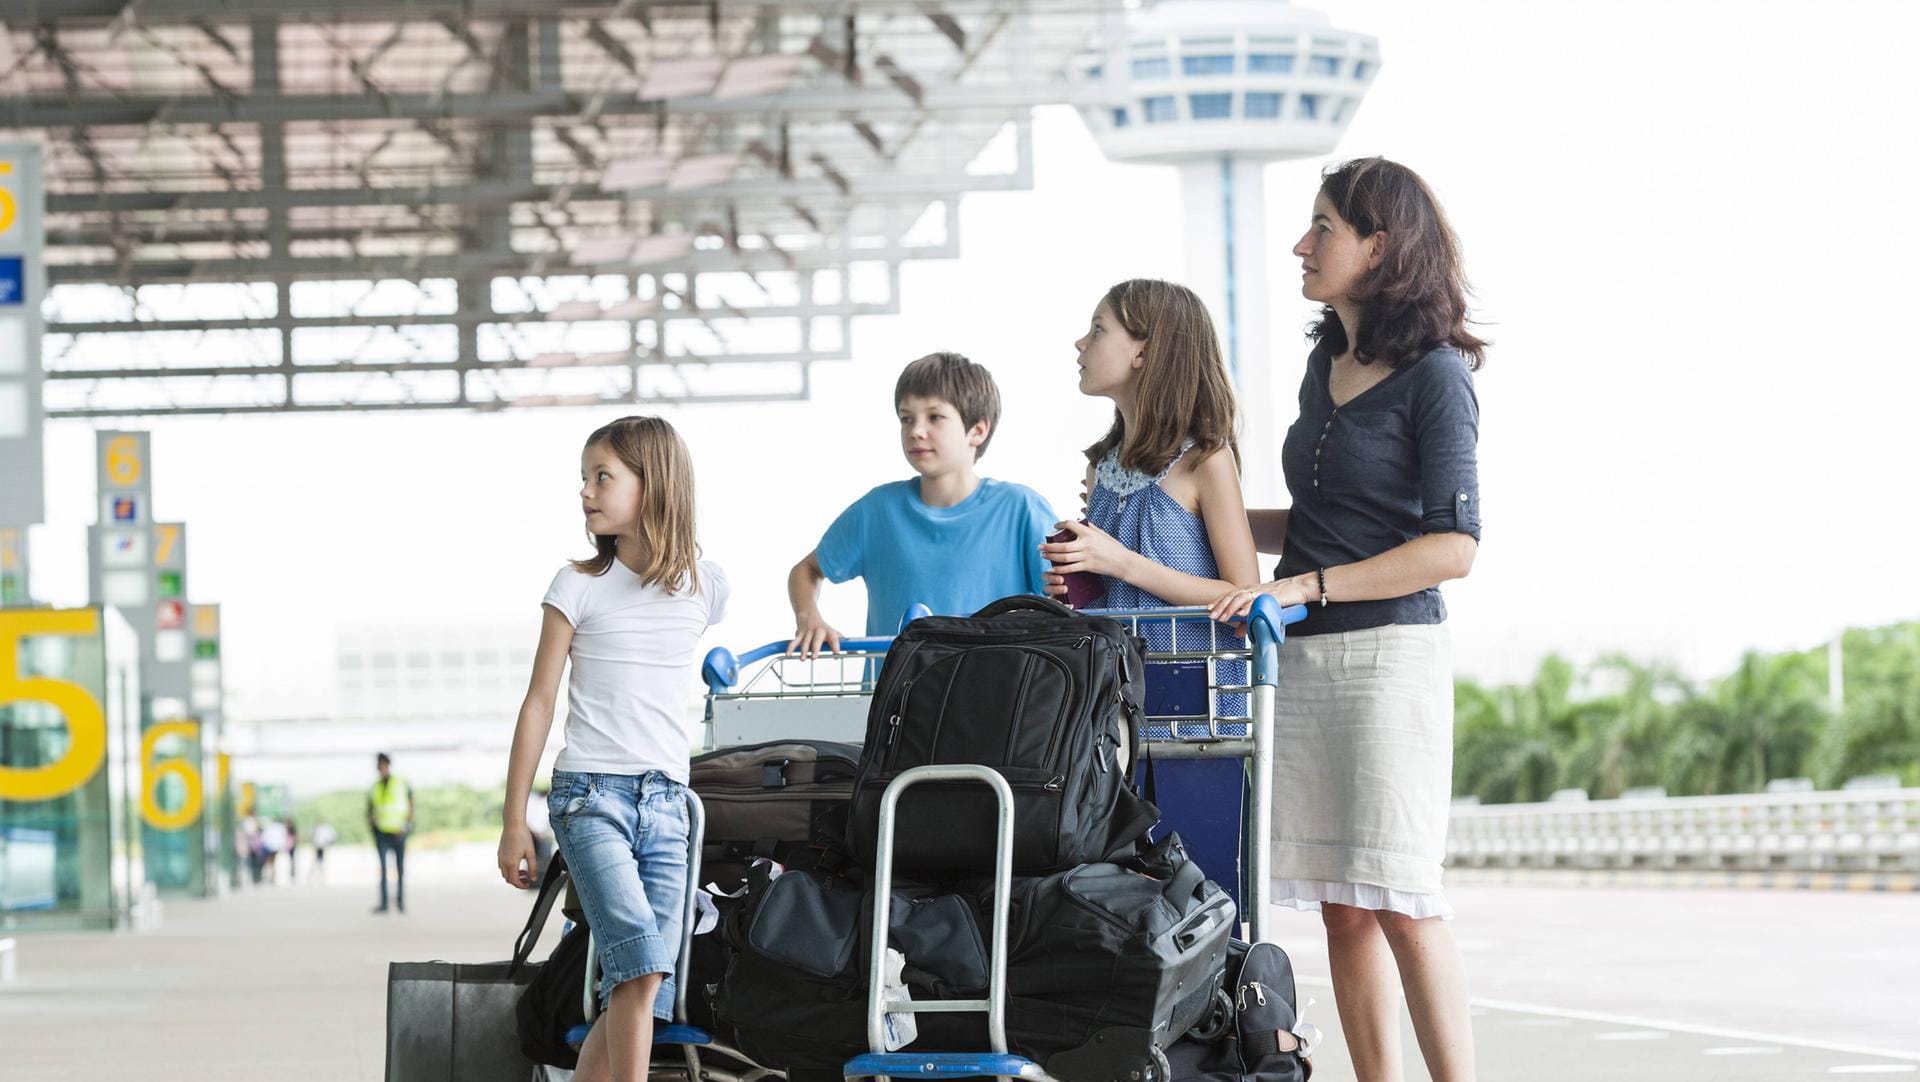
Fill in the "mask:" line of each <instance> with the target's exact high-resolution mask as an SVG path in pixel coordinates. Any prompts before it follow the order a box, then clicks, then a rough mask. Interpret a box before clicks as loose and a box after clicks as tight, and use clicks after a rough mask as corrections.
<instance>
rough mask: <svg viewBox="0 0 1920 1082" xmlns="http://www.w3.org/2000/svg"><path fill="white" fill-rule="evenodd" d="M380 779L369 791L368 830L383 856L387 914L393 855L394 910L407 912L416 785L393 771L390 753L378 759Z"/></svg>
mask: <svg viewBox="0 0 1920 1082" xmlns="http://www.w3.org/2000/svg"><path fill="white" fill-rule="evenodd" d="M373 765H374V768H375V769H376V770H378V771H380V780H379V781H376V782H374V783H373V788H372V789H369V790H367V829H369V830H371V831H373V845H374V850H375V852H377V853H378V854H379V855H380V904H379V905H378V906H376V907H374V910H373V911H374V912H375V913H385V912H386V911H387V854H388V853H392V854H393V881H394V889H393V908H395V909H398V910H399V911H400V912H402V913H405V912H406V911H407V835H408V834H410V833H412V831H413V786H411V785H408V784H407V781H406V779H405V778H401V777H398V776H396V775H395V774H394V772H393V760H392V759H390V758H388V757H387V753H386V752H384V751H383V752H381V753H380V754H378V755H376V756H374V758H373Z"/></svg>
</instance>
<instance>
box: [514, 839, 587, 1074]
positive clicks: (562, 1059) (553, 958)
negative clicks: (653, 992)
mask: <svg viewBox="0 0 1920 1082" xmlns="http://www.w3.org/2000/svg"><path fill="white" fill-rule="evenodd" d="M566 882H567V862H566V861H565V860H564V859H563V858H562V857H561V856H560V854H559V853H558V852H556V853H554V855H553V860H552V863H550V864H549V865H548V866H547V874H546V876H545V878H543V879H541V881H540V896H539V898H537V899H536V900H535V901H534V903H533V915H532V916H530V917H528V918H527V926H526V927H525V928H524V929H522V930H521V932H520V938H519V939H517V940H515V942H514V946H513V968H514V971H515V972H517V971H518V970H519V969H520V968H521V967H522V966H527V965H532V966H533V967H535V972H534V975H533V980H532V981H530V982H528V984H527V987H526V990H525V991H523V992H521V993H520V1002H519V1003H517V1004H515V1006H514V1012H513V1013H514V1021H515V1023H516V1024H517V1026H518V1029H519V1031H520V1053H521V1054H522V1055H524V1056H526V1057H527V1058H528V1059H530V1060H532V1061H534V1062H535V1063H545V1064H548V1065H550V1066H553V1067H565V1068H567V1069H568V1070H572V1069H573V1068H574V1067H575V1066H577V1065H578V1064H579V1062H580V1053H579V1050H578V1049H575V1048H574V1047H572V1046H571V1045H569V1044H567V1031H568V1030H570V1029H572V1028H573V1027H575V1026H579V1025H585V1024H586V1021H587V1012H586V1008H585V1005H584V1004H583V1003H582V1002H581V995H582V991H583V989H584V988H585V986H586V980H587V926H586V925H585V924H584V923H576V924H575V925H574V926H573V927H572V928H570V929H568V931H567V934H566V935H564V936H562V937H560V942H559V944H558V945H556V946H555V947H554V948H553V953H552V954H550V955H548V956H547V960H546V961H545V962H529V961H528V960H527V956H528V955H529V954H531V953H533V946H534V942H535V941H536V940H537V939H539V937H540V930H541V929H542V928H544V927H545V926H546V923H547V915H548V914H549V913H551V912H552V911H553V904H554V902H555V901H557V900H558V899H559V897H560V895H561V894H562V893H563V890H562V888H563V887H564V886H565V885H566Z"/></svg>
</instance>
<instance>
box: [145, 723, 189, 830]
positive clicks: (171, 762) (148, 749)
mask: <svg viewBox="0 0 1920 1082" xmlns="http://www.w3.org/2000/svg"><path fill="white" fill-rule="evenodd" d="M169 736H177V737H179V738H180V739H182V740H197V739H199V737H200V723H199V722H197V721H163V722H159V723H158V724H155V725H153V726H151V727H149V728H148V729H147V731H146V732H145V733H144V734H142V735H141V737H140V771H141V774H142V775H143V776H144V777H145V778H146V782H145V784H144V785H142V786H141V787H140V817H141V818H142V819H145V820H146V821H147V825H148V826H150V827H152V828H153V829H155V830H180V829H182V828H184V827H189V826H192V825H193V824H194V823H195V822H196V821H198V820H199V818H200V805H201V795H200V770H199V768H197V767H195V766H194V765H193V763H192V762H191V761H190V760H187V759H167V760H165V761H163V762H155V761H154V758H153V755H154V752H155V751H156V750H157V749H158V748H159V745H160V741H162V740H165V739H166V738H167V737H169ZM169 774H171V775H173V776H175V777H177V778H179V779H180V780H181V781H182V782H184V783H185V784H186V787H187V797H186V799H185V800H183V801H181V803H180V810H179V811H175V812H169V811H167V810H165V809H164V808H162V807H160V779H162V778H164V777H166V776H167V775H169Z"/></svg>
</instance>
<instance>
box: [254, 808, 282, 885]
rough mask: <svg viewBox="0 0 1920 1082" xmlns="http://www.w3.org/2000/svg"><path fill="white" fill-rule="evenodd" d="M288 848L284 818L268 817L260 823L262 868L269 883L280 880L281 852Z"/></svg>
mask: <svg viewBox="0 0 1920 1082" xmlns="http://www.w3.org/2000/svg"><path fill="white" fill-rule="evenodd" d="M286 848H287V824H286V820H284V819H268V820H267V821H266V822H264V823H262V824H260V869H261V873H262V874H263V875H264V876H265V877H266V880H267V882H269V883H278V882H279V881H280V854H281V853H283V852H285V851H286Z"/></svg>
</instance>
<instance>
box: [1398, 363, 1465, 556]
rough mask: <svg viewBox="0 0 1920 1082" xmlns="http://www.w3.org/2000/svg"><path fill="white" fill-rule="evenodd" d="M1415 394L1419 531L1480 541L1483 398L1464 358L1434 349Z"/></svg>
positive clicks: (1414, 420) (1423, 365) (1423, 364)
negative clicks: (1469, 536) (1419, 508)
mask: <svg viewBox="0 0 1920 1082" xmlns="http://www.w3.org/2000/svg"><path fill="white" fill-rule="evenodd" d="M1420 367H1421V368H1422V369H1423V370H1424V371H1422V372H1420V373H1419V376H1420V384H1419V389H1418V390H1417V391H1415V393H1414V395H1413V402H1412V406H1413V411H1412V412H1413V429H1414V438H1415V440H1416V442H1417V444H1418V446H1419V450H1420V502H1421V511H1420V529H1421V532H1423V533H1463V534H1468V535H1471V536H1472V537H1473V539H1474V540H1475V541H1478V540H1479V539H1480V465H1479V443H1480V400H1479V399H1478V398H1477V397H1476V396H1475V395H1474V393H1473V373H1472V372H1471V371H1469V370H1468V369H1467V362H1466V358H1464V357H1462V356H1461V355H1460V354H1458V353H1456V352H1454V351H1453V350H1450V349H1443V350H1436V351H1434V352H1433V353H1431V354H1428V355H1427V357H1426V358H1425V359H1424V360H1422V361H1421V362H1420Z"/></svg>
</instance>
